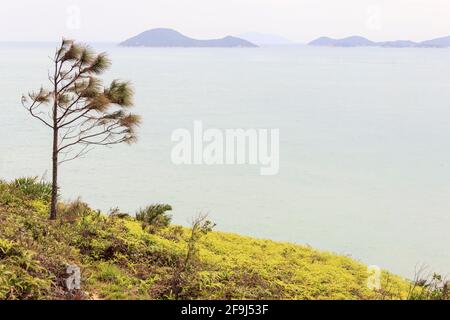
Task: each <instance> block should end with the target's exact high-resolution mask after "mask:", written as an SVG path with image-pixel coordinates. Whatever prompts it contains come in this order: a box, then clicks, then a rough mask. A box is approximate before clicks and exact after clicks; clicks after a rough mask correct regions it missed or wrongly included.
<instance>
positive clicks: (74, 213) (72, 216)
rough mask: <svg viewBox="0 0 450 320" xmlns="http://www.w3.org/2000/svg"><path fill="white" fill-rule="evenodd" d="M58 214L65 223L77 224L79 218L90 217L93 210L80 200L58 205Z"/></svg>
mask: <svg viewBox="0 0 450 320" xmlns="http://www.w3.org/2000/svg"><path fill="white" fill-rule="evenodd" d="M58 212H59V215H60V217H61V219H63V220H64V221H68V222H75V221H76V220H78V219H79V218H83V217H86V216H88V215H89V214H90V213H91V212H92V210H91V209H90V208H89V206H88V205H87V204H86V203H84V202H82V201H81V199H80V198H78V199H76V200H74V201H71V202H68V203H58Z"/></svg>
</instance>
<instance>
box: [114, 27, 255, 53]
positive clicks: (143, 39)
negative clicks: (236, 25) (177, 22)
mask: <svg viewBox="0 0 450 320" xmlns="http://www.w3.org/2000/svg"><path fill="white" fill-rule="evenodd" d="M120 46H124V47H201V48H208V47H216V48H238V47H241V48H254V47H257V45H255V44H253V43H251V42H250V41H247V40H244V39H241V38H237V37H232V36H227V37H225V38H222V39H211V40H198V39H193V38H189V37H187V36H185V35H183V34H181V33H180V32H178V31H175V30H172V29H165V28H159V29H152V30H148V31H145V32H143V33H141V34H138V35H137V36H135V37H133V38H130V39H128V40H125V41H124V42H122V43H120Z"/></svg>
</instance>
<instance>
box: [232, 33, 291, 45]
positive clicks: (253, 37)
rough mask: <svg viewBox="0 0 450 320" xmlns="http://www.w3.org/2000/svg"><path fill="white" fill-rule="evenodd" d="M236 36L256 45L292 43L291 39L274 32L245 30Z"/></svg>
mask: <svg viewBox="0 0 450 320" xmlns="http://www.w3.org/2000/svg"><path fill="white" fill-rule="evenodd" d="M238 37H239V38H241V39H244V40H247V41H250V42H251V43H254V44H256V45H258V46H282V45H290V44H293V43H292V41H290V40H288V39H286V38H284V37H282V36H279V35H276V34H266V33H259V32H247V33H243V34H240V35H238Z"/></svg>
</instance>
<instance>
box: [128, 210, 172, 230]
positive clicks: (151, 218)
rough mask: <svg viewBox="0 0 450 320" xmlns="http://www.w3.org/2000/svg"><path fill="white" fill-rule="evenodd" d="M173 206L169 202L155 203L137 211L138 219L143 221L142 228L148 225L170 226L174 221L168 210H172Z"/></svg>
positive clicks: (155, 226) (157, 226)
mask: <svg viewBox="0 0 450 320" xmlns="http://www.w3.org/2000/svg"><path fill="white" fill-rule="evenodd" d="M171 210H172V207H171V206H170V205H168V204H153V205H150V206H148V207H146V208H145V209H141V210H139V211H138V212H137V213H136V220H138V221H141V222H142V228H143V229H146V228H147V227H151V229H153V228H157V229H158V228H163V227H168V226H169V225H170V222H171V221H172V216H170V215H168V214H167V213H166V212H167V211H171Z"/></svg>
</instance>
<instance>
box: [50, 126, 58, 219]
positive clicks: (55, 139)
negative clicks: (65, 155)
mask: <svg viewBox="0 0 450 320" xmlns="http://www.w3.org/2000/svg"><path fill="white" fill-rule="evenodd" d="M57 205H58V130H57V129H53V153H52V202H51V209H50V220H56V216H57Z"/></svg>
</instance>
